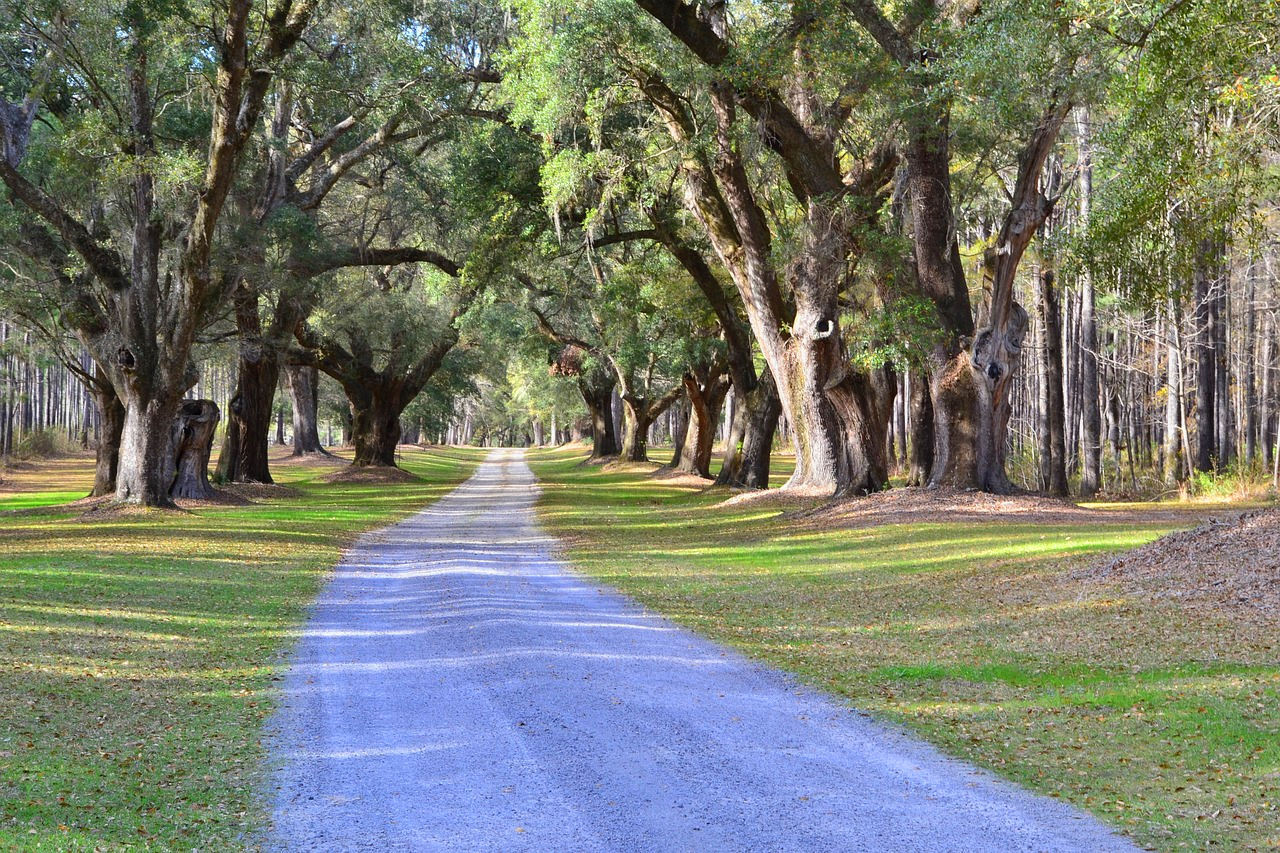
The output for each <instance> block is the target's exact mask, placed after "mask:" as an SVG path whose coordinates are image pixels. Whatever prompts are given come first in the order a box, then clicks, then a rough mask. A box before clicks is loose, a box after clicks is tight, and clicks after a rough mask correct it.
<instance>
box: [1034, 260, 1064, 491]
mask: <svg viewBox="0 0 1280 853" xmlns="http://www.w3.org/2000/svg"><path fill="white" fill-rule="evenodd" d="M1040 316H1041V322H1042V323H1043V325H1044V329H1045V334H1044V337H1045V354H1044V363H1045V369H1044V382H1045V384H1046V385H1047V388H1046V389H1045V391H1044V392H1043V393H1044V400H1045V403H1046V412H1045V421H1046V423H1045V427H1046V430H1047V432H1048V442H1047V443H1048V449H1049V459H1048V462H1049V464H1048V472H1047V473H1048V476H1047V478H1046V483H1045V488H1046V490H1047V491H1048V493H1049V494H1051V495H1054V496H1056V497H1065V496H1066V494H1067V465H1066V456H1067V447H1066V445H1067V440H1066V421H1065V413H1064V411H1063V398H1062V348H1061V347H1062V315H1061V312H1060V310H1059V308H1058V294H1057V291H1056V290H1055V289H1054V276H1053V270H1045V271H1044V272H1043V273H1042V274H1041V275H1040Z"/></svg>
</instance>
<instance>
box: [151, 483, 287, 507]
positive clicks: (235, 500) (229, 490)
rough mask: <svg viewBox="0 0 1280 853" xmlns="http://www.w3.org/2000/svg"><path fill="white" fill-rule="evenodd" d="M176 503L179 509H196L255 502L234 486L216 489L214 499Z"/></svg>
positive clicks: (188, 499) (182, 500) (247, 504)
mask: <svg viewBox="0 0 1280 853" xmlns="http://www.w3.org/2000/svg"><path fill="white" fill-rule="evenodd" d="M250 488H252V486H250ZM268 488H269V487H268ZM174 503H176V504H177V505H178V508H179V509H195V508H197V507H204V506H249V505H250V504H252V503H253V501H251V500H249V498H248V497H246V496H245V495H244V494H243V493H242V492H241V491H240V489H238V488H236V487H234V486H232V487H224V488H220V489H214V490H213V496H212V497H207V498H200V499H192V498H179V499H178V500H176V501H174Z"/></svg>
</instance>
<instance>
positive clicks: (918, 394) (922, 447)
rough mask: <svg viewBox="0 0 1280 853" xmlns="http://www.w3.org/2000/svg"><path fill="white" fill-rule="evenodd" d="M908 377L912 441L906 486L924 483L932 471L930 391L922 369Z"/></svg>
mask: <svg viewBox="0 0 1280 853" xmlns="http://www.w3.org/2000/svg"><path fill="white" fill-rule="evenodd" d="M909 378H910V387H911V400H910V406H911V442H910V447H909V467H908V471H907V485H908V486H927V485H928V484H929V478H930V476H931V472H932V470H933V441H934V439H933V421H934V414H933V394H932V392H931V391H930V386H929V377H928V375H927V374H926V373H925V372H924V371H922V370H919V369H915V368H913V369H912V371H911V375H910V377H909Z"/></svg>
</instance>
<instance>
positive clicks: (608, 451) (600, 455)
mask: <svg viewBox="0 0 1280 853" xmlns="http://www.w3.org/2000/svg"><path fill="white" fill-rule="evenodd" d="M601 373H603V372H601ZM613 386H614V380H613V377H612V376H609V377H607V378H606V377H605V376H604V375H599V376H591V377H587V376H582V377H579V379H578V390H579V392H581V394H582V400H583V402H584V403H586V404H587V411H588V412H589V413H590V414H591V458H592V459H606V458H608V457H610V456H617V455H618V434H617V433H616V432H614V422H613Z"/></svg>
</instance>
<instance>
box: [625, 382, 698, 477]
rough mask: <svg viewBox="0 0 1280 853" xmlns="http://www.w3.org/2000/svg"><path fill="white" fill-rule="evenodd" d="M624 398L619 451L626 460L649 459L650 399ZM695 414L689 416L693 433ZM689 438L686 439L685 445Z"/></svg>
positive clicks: (644, 460)
mask: <svg viewBox="0 0 1280 853" xmlns="http://www.w3.org/2000/svg"><path fill="white" fill-rule="evenodd" d="M619 399H621V400H622V447H621V450H620V453H619V456H620V458H621V459H622V460H623V461H624V462H648V461H649V425H650V424H651V423H653V420H652V419H651V418H650V417H649V401H648V400H647V399H645V398H643V397H641V398H635V397H632V398H630V399H628V398H626V397H622V398H619ZM693 419H694V416H693V415H692V414H691V415H690V417H689V421H690V426H689V432H690V433H692V432H693V430H694V427H693V423H692V422H693ZM688 445H689V439H688V438H686V439H685V446H686V447H687V446H688Z"/></svg>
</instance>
